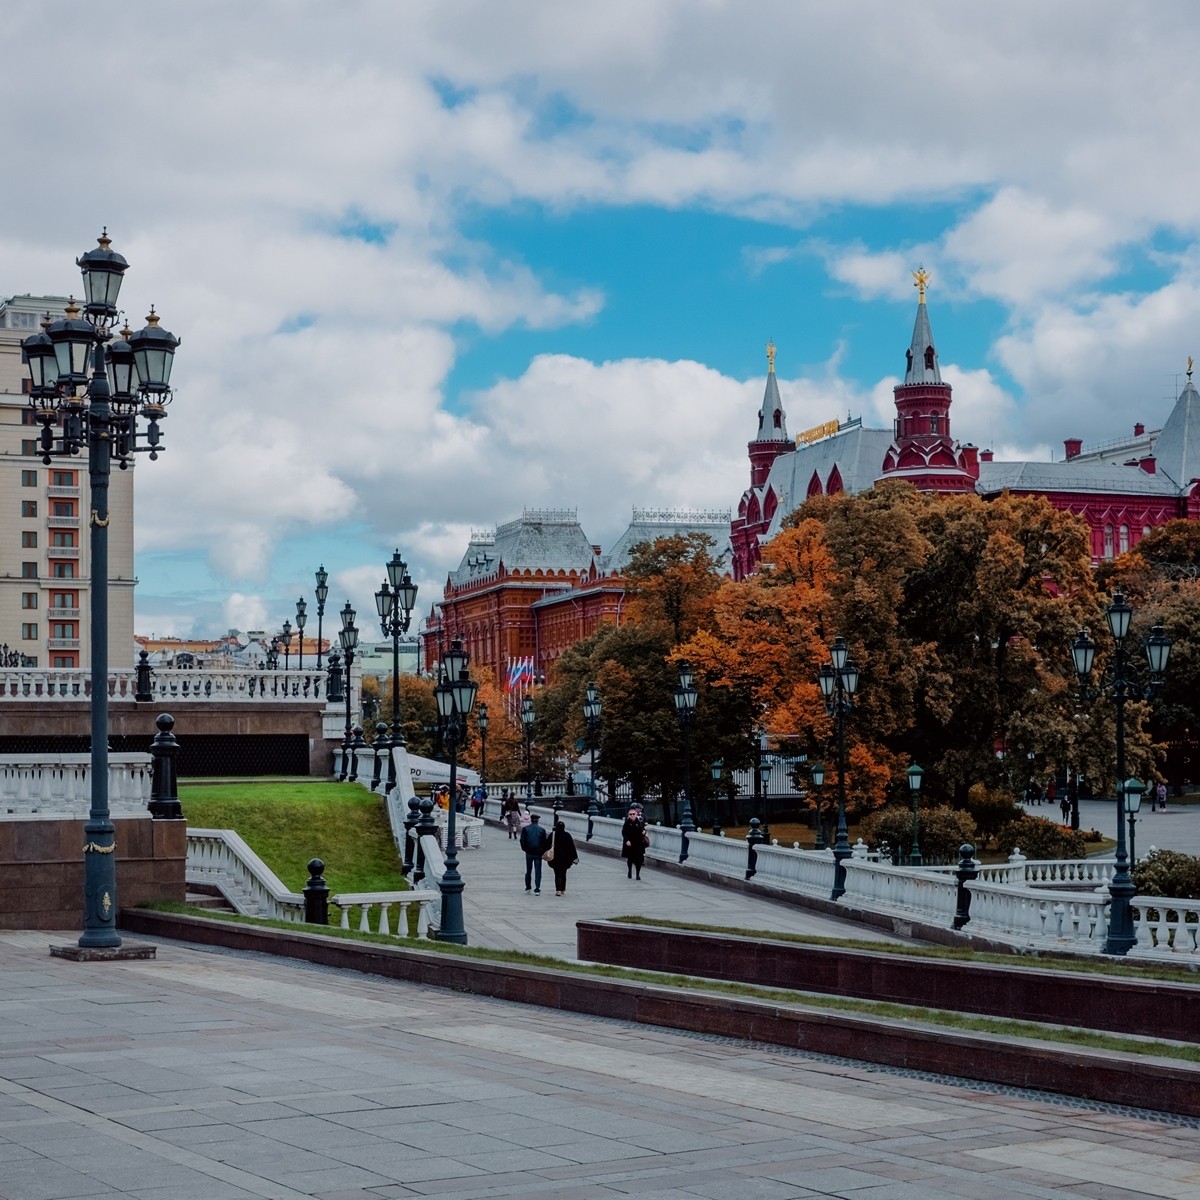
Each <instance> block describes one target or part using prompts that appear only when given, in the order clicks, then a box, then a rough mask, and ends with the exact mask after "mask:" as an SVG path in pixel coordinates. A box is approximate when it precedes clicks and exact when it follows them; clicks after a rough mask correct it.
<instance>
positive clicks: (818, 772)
mask: <svg viewBox="0 0 1200 1200" xmlns="http://www.w3.org/2000/svg"><path fill="white" fill-rule="evenodd" d="M809 775H810V776H811V778H812V785H813V787H814V788H816V789H817V836H816V837H815V838H814V839H813V849H814V850H824V849H825V811H824V803H823V801H824V796H823V794H822V792H823V789H824V787H825V768H824V767H823V766H822V765H821V764H820V763H813V765H812V766H811V767H809Z"/></svg>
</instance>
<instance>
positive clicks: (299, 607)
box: [296, 596, 308, 671]
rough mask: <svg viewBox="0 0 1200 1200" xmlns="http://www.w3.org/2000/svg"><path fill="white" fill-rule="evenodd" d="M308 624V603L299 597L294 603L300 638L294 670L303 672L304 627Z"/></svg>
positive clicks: (297, 630)
mask: <svg viewBox="0 0 1200 1200" xmlns="http://www.w3.org/2000/svg"><path fill="white" fill-rule="evenodd" d="M306 624H308V601H307V600H305V599H304V597H303V596H301V597H300V598H299V599H298V600H297V601H296V632H297V633H298V634H299V637H300V645H299V647H298V650H299V653H298V655H297V657H296V670H297V671H303V670H304V626H305V625H306Z"/></svg>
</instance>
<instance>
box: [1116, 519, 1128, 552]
mask: <svg viewBox="0 0 1200 1200" xmlns="http://www.w3.org/2000/svg"><path fill="white" fill-rule="evenodd" d="M1120 538H1121V540H1120V542H1119V543H1118V544H1119V546H1120V548H1121V553H1122V554H1127V553H1128V552H1129V526H1128V525H1122V526H1121V529H1120Z"/></svg>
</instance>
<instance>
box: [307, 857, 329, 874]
mask: <svg viewBox="0 0 1200 1200" xmlns="http://www.w3.org/2000/svg"><path fill="white" fill-rule="evenodd" d="M324 870H325V864H324V863H323V862H322V861H321V860H320V859H319V858H310V859H309V860H308V873H309V874H310V875H320V874H321V873H322V872H323V871H324Z"/></svg>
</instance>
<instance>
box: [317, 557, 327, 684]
mask: <svg viewBox="0 0 1200 1200" xmlns="http://www.w3.org/2000/svg"><path fill="white" fill-rule="evenodd" d="M316 580H317V592H316V595H317V670H318V671H319V670H320V669H321V655H322V654H324V653H325V643H324V640H323V639H322V636H321V632H322V631H321V624H322V622H323V621H324V619H325V601H326V600H328V599H329V572H328V571H327V570H325V564H324V563H322V564H321V566H319V567H318V568H317V574H316Z"/></svg>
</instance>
